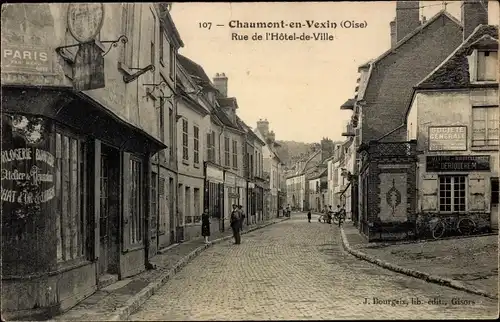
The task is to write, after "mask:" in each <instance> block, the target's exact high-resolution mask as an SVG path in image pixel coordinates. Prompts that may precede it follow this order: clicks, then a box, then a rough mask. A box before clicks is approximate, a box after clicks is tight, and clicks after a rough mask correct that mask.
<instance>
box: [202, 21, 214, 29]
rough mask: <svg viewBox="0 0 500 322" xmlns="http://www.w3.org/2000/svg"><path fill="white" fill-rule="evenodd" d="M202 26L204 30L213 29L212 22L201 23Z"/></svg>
mask: <svg viewBox="0 0 500 322" xmlns="http://www.w3.org/2000/svg"><path fill="white" fill-rule="evenodd" d="M199 25H200V28H203V29H208V30H210V29H212V23H211V22H200V23H199Z"/></svg>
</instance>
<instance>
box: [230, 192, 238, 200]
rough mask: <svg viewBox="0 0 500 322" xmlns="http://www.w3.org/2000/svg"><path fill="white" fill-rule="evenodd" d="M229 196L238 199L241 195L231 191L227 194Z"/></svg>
mask: <svg viewBox="0 0 500 322" xmlns="http://www.w3.org/2000/svg"><path fill="white" fill-rule="evenodd" d="M227 196H228V198H231V199H238V198H240V195H239V194H238V193H234V192H230V193H228V194H227Z"/></svg>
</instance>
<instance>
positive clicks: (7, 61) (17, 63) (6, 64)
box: [2, 42, 54, 75]
mask: <svg viewBox="0 0 500 322" xmlns="http://www.w3.org/2000/svg"><path fill="white" fill-rule="evenodd" d="M52 58H53V57H52V51H51V50H49V49H48V48H46V47H40V46H31V45H25V44H15V43H7V42H2V73H26V74H42V75H43V74H50V75H52V74H53V73H54V71H53V68H52Z"/></svg>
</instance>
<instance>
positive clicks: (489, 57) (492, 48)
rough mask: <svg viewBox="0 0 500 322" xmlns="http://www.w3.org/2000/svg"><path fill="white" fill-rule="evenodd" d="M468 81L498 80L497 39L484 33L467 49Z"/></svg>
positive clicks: (489, 81)
mask: <svg viewBox="0 0 500 322" xmlns="http://www.w3.org/2000/svg"><path fill="white" fill-rule="evenodd" d="M467 56H468V57H467V59H468V61H469V75H470V82H471V83H473V84H474V83H475V84H478V83H479V84H481V83H496V82H498V40H497V39H495V38H493V37H491V36H490V35H484V36H483V37H481V38H480V39H478V40H476V41H475V42H474V43H472V44H471V45H470V46H469V48H468V50H467Z"/></svg>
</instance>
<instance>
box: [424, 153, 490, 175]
mask: <svg viewBox="0 0 500 322" xmlns="http://www.w3.org/2000/svg"><path fill="white" fill-rule="evenodd" d="M426 171H427V172H464V171H490V156H489V155H433V156H427V157H426Z"/></svg>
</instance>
